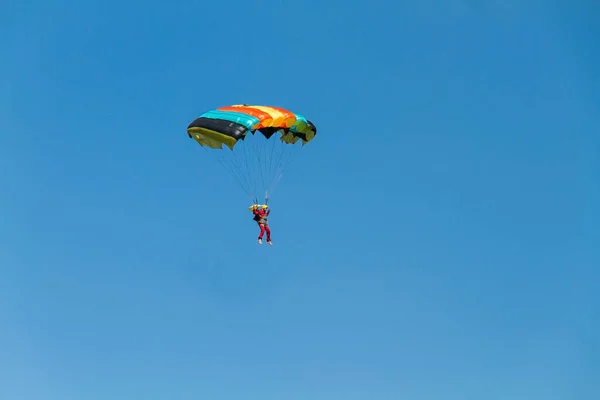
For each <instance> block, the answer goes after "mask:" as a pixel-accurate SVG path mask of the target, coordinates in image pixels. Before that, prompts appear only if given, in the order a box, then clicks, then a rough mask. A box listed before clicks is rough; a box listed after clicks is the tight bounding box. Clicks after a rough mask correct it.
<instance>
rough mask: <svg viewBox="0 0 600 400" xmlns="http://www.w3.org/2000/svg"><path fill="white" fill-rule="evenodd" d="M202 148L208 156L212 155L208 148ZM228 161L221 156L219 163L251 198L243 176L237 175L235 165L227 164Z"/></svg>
mask: <svg viewBox="0 0 600 400" xmlns="http://www.w3.org/2000/svg"><path fill="white" fill-rule="evenodd" d="M202 148H203V149H204V151H206V152H207V153H208V154H210V153H211V151H210V150H209V149H208V148H207V147H204V146H202ZM227 161H228V160H226V159H225V157H224V156H221V157H220V158H219V162H220V163H221V165H223V167H224V168H225V170H226V171H227V172H228V173H229V174H230V175H231V176H232V177H233V178H234V179H235V180H236V181H237V183H238V184H239V185H240V187H241V188H242V190H243V191H244V192H246V194H247V195H248V196H249V197H250V193H249V192H248V189H247V188H246V186H245V185H244V183H243V176H242V175H240V174H239V173H238V174H236V173H235V172H236V171H235V170H234V168H233V165H231V164H233V163H231V161H230V163H227Z"/></svg>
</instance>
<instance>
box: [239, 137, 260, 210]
mask: <svg viewBox="0 0 600 400" xmlns="http://www.w3.org/2000/svg"><path fill="white" fill-rule="evenodd" d="M246 139H248V136H246V137H245V138H244V141H243V143H242V147H243V148H244V163H245V165H246V171H248V175H247V177H248V182H249V185H250V192H251V197H252V200H253V201H254V204H257V203H258V196H256V184H255V182H254V179H253V178H254V174H253V173H252V169H251V168H250V165H249V163H248V149H247V147H248V146H247V145H246ZM252 139H253V138H250V140H252Z"/></svg>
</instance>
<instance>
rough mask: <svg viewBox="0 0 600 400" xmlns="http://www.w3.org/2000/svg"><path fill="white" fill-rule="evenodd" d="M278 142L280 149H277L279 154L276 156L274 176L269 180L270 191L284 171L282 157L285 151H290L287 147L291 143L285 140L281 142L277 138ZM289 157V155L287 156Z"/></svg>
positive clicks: (284, 156)
mask: <svg viewBox="0 0 600 400" xmlns="http://www.w3.org/2000/svg"><path fill="white" fill-rule="evenodd" d="M279 142H280V146H279V147H280V151H279V156H278V157H277V162H276V164H275V173H274V177H273V181H272V182H271V187H270V189H269V190H270V191H272V190H273V189H274V188H275V185H277V183H278V182H279V180H280V179H281V177H282V176H283V174H284V172H285V166H284V159H285V158H286V153H288V154H289V153H291V150H290V149H288V147H292V146H293V145H292V144H287V145H286V143H285V142H283V141H282V140H281V139H279ZM289 158H291V156H290V157H289Z"/></svg>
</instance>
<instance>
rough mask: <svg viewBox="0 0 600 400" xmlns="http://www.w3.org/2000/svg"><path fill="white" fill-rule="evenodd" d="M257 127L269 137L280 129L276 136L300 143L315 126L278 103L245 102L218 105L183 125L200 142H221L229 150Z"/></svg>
mask: <svg viewBox="0 0 600 400" xmlns="http://www.w3.org/2000/svg"><path fill="white" fill-rule="evenodd" d="M256 131H258V132H260V133H261V134H263V135H264V136H265V138H267V139H270V138H271V136H273V135H274V134H275V133H277V132H279V133H281V137H280V140H281V141H282V142H284V143H287V144H295V143H296V142H298V141H299V140H302V145H305V144H306V143H308V142H310V141H311V140H313V138H314V137H315V135H316V134H317V128H316V127H315V126H314V124H313V123H312V122H310V121H309V120H307V119H306V118H304V117H303V116H302V115H300V114H296V113H293V112H291V111H288V110H285V109H283V108H279V107H267V106H249V105H245V104H241V105H233V106H228V107H220V108H218V109H216V110H213V111H208V112H206V113H204V114H202V115H201V116H200V117H198V118H196V119H195V120H194V121H193V122H192V123H191V124H190V125H189V126H188V128H187V132H188V135H189V137H190V138H194V139H195V140H196V141H197V142H198V143H199V144H200V145H201V146H206V147H210V148H213V149H221V148H223V145H225V146H227V147H229V148H230V149H232V150H233V148H234V146H235V145H236V143H238V141H239V140H244V139H245V138H246V134H247V133H248V132H251V133H252V134H255V132H256Z"/></svg>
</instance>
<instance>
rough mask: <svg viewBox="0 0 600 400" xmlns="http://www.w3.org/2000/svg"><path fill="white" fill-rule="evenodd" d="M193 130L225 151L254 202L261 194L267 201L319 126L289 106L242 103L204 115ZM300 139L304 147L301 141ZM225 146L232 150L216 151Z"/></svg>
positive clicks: (208, 143)
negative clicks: (296, 151)
mask: <svg viewBox="0 0 600 400" xmlns="http://www.w3.org/2000/svg"><path fill="white" fill-rule="evenodd" d="M187 132H188V136H189V137H190V138H193V139H195V140H196V142H198V143H199V144H200V146H202V147H203V148H205V149H206V150H207V151H208V153H211V154H218V155H219V156H220V159H219V161H220V162H221V164H222V165H223V166H224V167H225V169H226V170H227V171H228V172H229V173H230V174H231V175H232V176H233V177H234V178H235V180H237V182H238V183H239V184H240V186H241V187H242V188H243V189H244V191H245V192H246V193H247V194H248V196H249V198H250V200H251V201H252V202H253V203H254V204H258V203H259V200H258V199H259V194H260V195H261V196H262V195H264V199H265V201H264V202H265V204H266V203H268V201H269V197H270V195H271V192H272V191H273V189H274V187H275V185H276V184H277V183H278V182H279V180H280V178H281V177H282V176H283V174H284V173H285V171H286V170H287V167H288V166H289V164H290V162H291V160H292V156H293V154H294V152H295V150H296V149H297V148H299V147H300V148H301V147H303V146H304V145H305V144H306V143H308V142H310V141H311V140H313V139H314V137H315V135H316V134H317V128H316V127H315V125H314V124H313V123H312V122H311V121H309V120H307V119H306V118H305V117H303V116H302V115H300V114H297V113H293V112H291V111H288V110H286V109H283V108H279V107H267V106H249V105H245V104H242V105H233V106H227V107H221V108H218V109H216V110H212V111H208V112H206V113H204V114H202V115H201V116H200V117H198V118H196V119H195V120H194V121H193V122H192V123H191V124H190V125H189V126H188V128H187ZM248 132H250V133H251V134H252V135H248ZM257 132H259V133H260V134H256V133H257ZM277 133H280V136H279V135H278V136H277V137H279V140H276V136H275V134H277ZM299 141H301V143H302V146H295V144H296V143H297V142H299ZM223 145H225V146H227V147H228V148H229V149H231V151H226V152H221V151H218V152H214V151H212V150H210V149H223Z"/></svg>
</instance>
